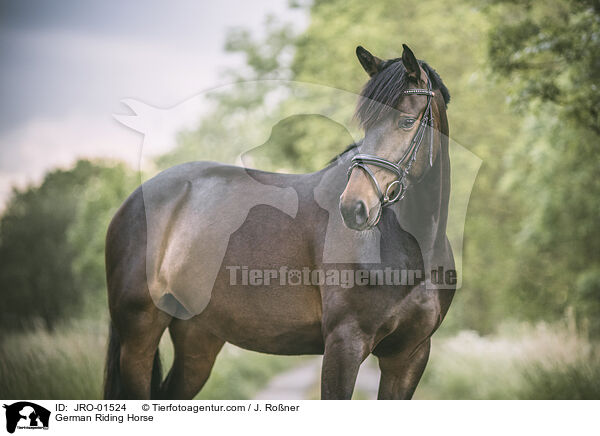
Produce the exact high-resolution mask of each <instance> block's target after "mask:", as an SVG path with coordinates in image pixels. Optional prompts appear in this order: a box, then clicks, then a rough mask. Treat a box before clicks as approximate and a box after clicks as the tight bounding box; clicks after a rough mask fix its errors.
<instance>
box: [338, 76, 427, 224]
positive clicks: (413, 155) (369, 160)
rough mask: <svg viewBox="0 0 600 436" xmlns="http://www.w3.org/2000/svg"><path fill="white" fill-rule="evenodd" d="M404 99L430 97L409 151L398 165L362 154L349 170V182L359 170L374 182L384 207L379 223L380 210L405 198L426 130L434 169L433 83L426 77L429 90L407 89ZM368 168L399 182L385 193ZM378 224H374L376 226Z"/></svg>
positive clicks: (389, 187)
mask: <svg viewBox="0 0 600 436" xmlns="http://www.w3.org/2000/svg"><path fill="white" fill-rule="evenodd" d="M403 94H405V95H426V96H427V105H426V106H425V110H424V112H423V116H422V117H421V120H420V122H419V126H418V127H417V132H416V133H415V135H414V136H413V138H412V141H411V143H410V147H408V149H407V150H406V152H405V153H404V155H403V156H402V158H401V159H400V160H399V161H398V163H394V162H392V161H389V160H387V159H383V158H381V157H378V156H375V155H372V154H363V153H359V154H357V155H355V156H354V157H353V158H352V161H351V165H350V168H349V169H348V178H350V175H351V174H352V170H354V168H357V167H358V168H360V169H361V170H363V171H364V172H365V173H366V174H367V175H368V176H369V178H370V179H371V181H372V182H373V186H374V187H375V191H376V192H377V195H378V197H379V201H380V203H381V208H380V209H379V216H378V217H377V221H379V218H380V217H381V209H382V208H383V207H386V206H390V205H392V204H394V203H396V202H397V201H400V200H402V198H404V194H406V189H407V188H408V185H407V178H408V175H409V173H410V169H411V167H412V165H413V163H414V162H415V160H416V159H417V153H418V152H419V148H420V147H421V142H423V137H424V136H425V130H426V129H427V128H428V127H429V128H430V132H429V166H433V113H432V111H431V98H432V97H433V96H434V95H435V93H434V92H433V91H432V90H431V81H430V80H429V77H427V89H407V90H406V91H404V92H403ZM368 165H374V166H376V167H379V168H383V169H384V170H387V171H390V172H392V173H394V174H395V175H396V179H395V180H393V181H392V182H390V184H389V185H388V186H387V188H386V189H385V192H383V191H382V190H381V187H380V186H379V182H377V178H376V177H375V174H374V173H373V171H372V170H371V169H370V168H369V167H368ZM397 187H398V188H399V189H398V193H396V194H394V195H392V196H391V197H390V195H391V194H393V193H394V190H395V189H396V188H397ZM377 221H376V222H375V223H374V224H373V225H375V224H377Z"/></svg>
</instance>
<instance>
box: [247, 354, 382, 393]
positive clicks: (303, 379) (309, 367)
mask: <svg viewBox="0 0 600 436" xmlns="http://www.w3.org/2000/svg"><path fill="white" fill-rule="evenodd" d="M322 359H323V358H322V357H315V358H314V359H311V360H309V361H307V362H305V363H303V364H302V365H300V366H297V367H295V368H292V369H290V370H288V371H286V372H283V373H281V374H279V375H276V376H275V377H273V379H272V380H271V381H270V382H269V384H268V385H267V386H266V387H265V388H264V389H263V390H262V391H260V392H259V393H258V394H257V395H256V396H255V397H254V399H256V400H308V399H317V398H318V397H319V385H320V377H321V361H322ZM378 383H379V370H378V369H377V365H376V363H375V361H374V360H372V359H368V360H367V361H366V362H365V363H363V365H362V366H361V368H360V371H359V373H358V378H357V380H356V387H355V390H354V398H355V399H370V400H371V399H375V398H377V386H378Z"/></svg>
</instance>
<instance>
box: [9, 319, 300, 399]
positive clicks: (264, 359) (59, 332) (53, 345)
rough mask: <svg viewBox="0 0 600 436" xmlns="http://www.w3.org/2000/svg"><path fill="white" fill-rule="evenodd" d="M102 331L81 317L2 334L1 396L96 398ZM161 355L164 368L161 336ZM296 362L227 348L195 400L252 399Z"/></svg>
mask: <svg viewBox="0 0 600 436" xmlns="http://www.w3.org/2000/svg"><path fill="white" fill-rule="evenodd" d="M107 330H108V327H107V323H106V322H100V321H80V322H74V323H72V324H69V325H65V326H60V327H58V328H57V329H56V330H54V331H53V332H48V331H46V330H44V329H42V328H38V329H36V330H34V331H31V332H28V333H18V334H11V335H6V336H5V337H4V338H2V340H1V342H0V398H1V399H55V400H63V399H72V400H80V399H100V398H101V397H102V378H103V370H104V357H105V351H106V342H107ZM161 354H162V357H163V363H164V364H165V365H164V366H165V368H167V369H168V367H169V366H170V362H171V361H172V359H173V352H172V346H171V344H170V341H169V339H168V338H167V337H166V335H165V337H164V338H163V341H162V343H161ZM297 363H298V358H293V357H284V356H267V355H263V354H259V353H253V352H250V351H245V350H240V349H238V348H236V347H233V346H226V347H224V349H223V351H222V352H221V354H219V357H218V358H217V361H216V363H215V366H214V368H213V373H212V374H211V377H210V379H209V381H208V382H207V384H206V386H205V388H204V389H203V390H202V392H201V393H200V394H199V395H198V398H202V399H247V398H252V396H253V395H254V394H255V393H256V392H257V391H258V390H260V389H261V388H262V387H263V386H264V385H265V384H266V382H267V381H268V380H269V378H270V377H271V376H272V375H273V374H276V373H277V372H279V371H282V370H284V369H286V368H289V367H291V366H293V365H295V364H297Z"/></svg>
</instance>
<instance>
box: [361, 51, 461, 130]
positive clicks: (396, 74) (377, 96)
mask: <svg viewBox="0 0 600 436" xmlns="http://www.w3.org/2000/svg"><path fill="white" fill-rule="evenodd" d="M419 63H420V65H421V67H422V68H423V70H425V72H426V73H427V76H428V77H429V79H430V80H431V87H432V89H433V90H440V91H441V93H442V96H443V97H444V102H445V103H446V105H447V104H448V102H449V101H450V93H449V92H448V88H446V85H444V82H442V79H441V77H440V76H439V74H438V73H437V72H436V71H435V70H434V69H433V68H431V67H430V66H429V65H428V64H427V63H425V62H424V61H419ZM407 88H408V75H407V74H406V68H405V67H404V64H403V63H402V60H401V59H391V60H388V61H386V62H385V63H384V64H383V67H382V69H381V71H379V72H378V73H377V74H375V75H374V76H373V77H371V79H370V80H369V81H368V82H367V84H366V85H365V86H364V88H363V90H362V92H361V93H360V99H359V101H358V105H357V107H356V113H355V115H354V116H355V118H356V119H357V120H358V121H359V123H360V125H361V127H363V128H364V129H367V128H369V127H371V126H373V125H374V124H375V123H376V122H377V120H379V119H381V118H382V117H384V116H386V115H387V114H388V113H389V112H390V111H391V110H393V109H394V108H395V107H397V106H398V101H399V100H400V98H401V97H402V93H403V92H404V91H406V89H407Z"/></svg>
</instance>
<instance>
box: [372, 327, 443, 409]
mask: <svg viewBox="0 0 600 436" xmlns="http://www.w3.org/2000/svg"><path fill="white" fill-rule="evenodd" d="M430 348H431V340H430V339H427V341H425V342H423V343H422V344H421V345H420V346H419V347H418V348H417V349H416V350H414V351H413V352H412V353H408V352H406V351H403V352H400V353H397V354H392V355H385V356H379V368H380V369H381V381H380V382H379V394H378V395H377V398H378V399H379V400H410V399H411V398H412V396H413V394H414V392H415V389H416V388H417V385H418V384H419V380H420V379H421V376H422V375H423V371H424V370H425V366H426V365H427V360H428V359H429V349H430Z"/></svg>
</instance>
